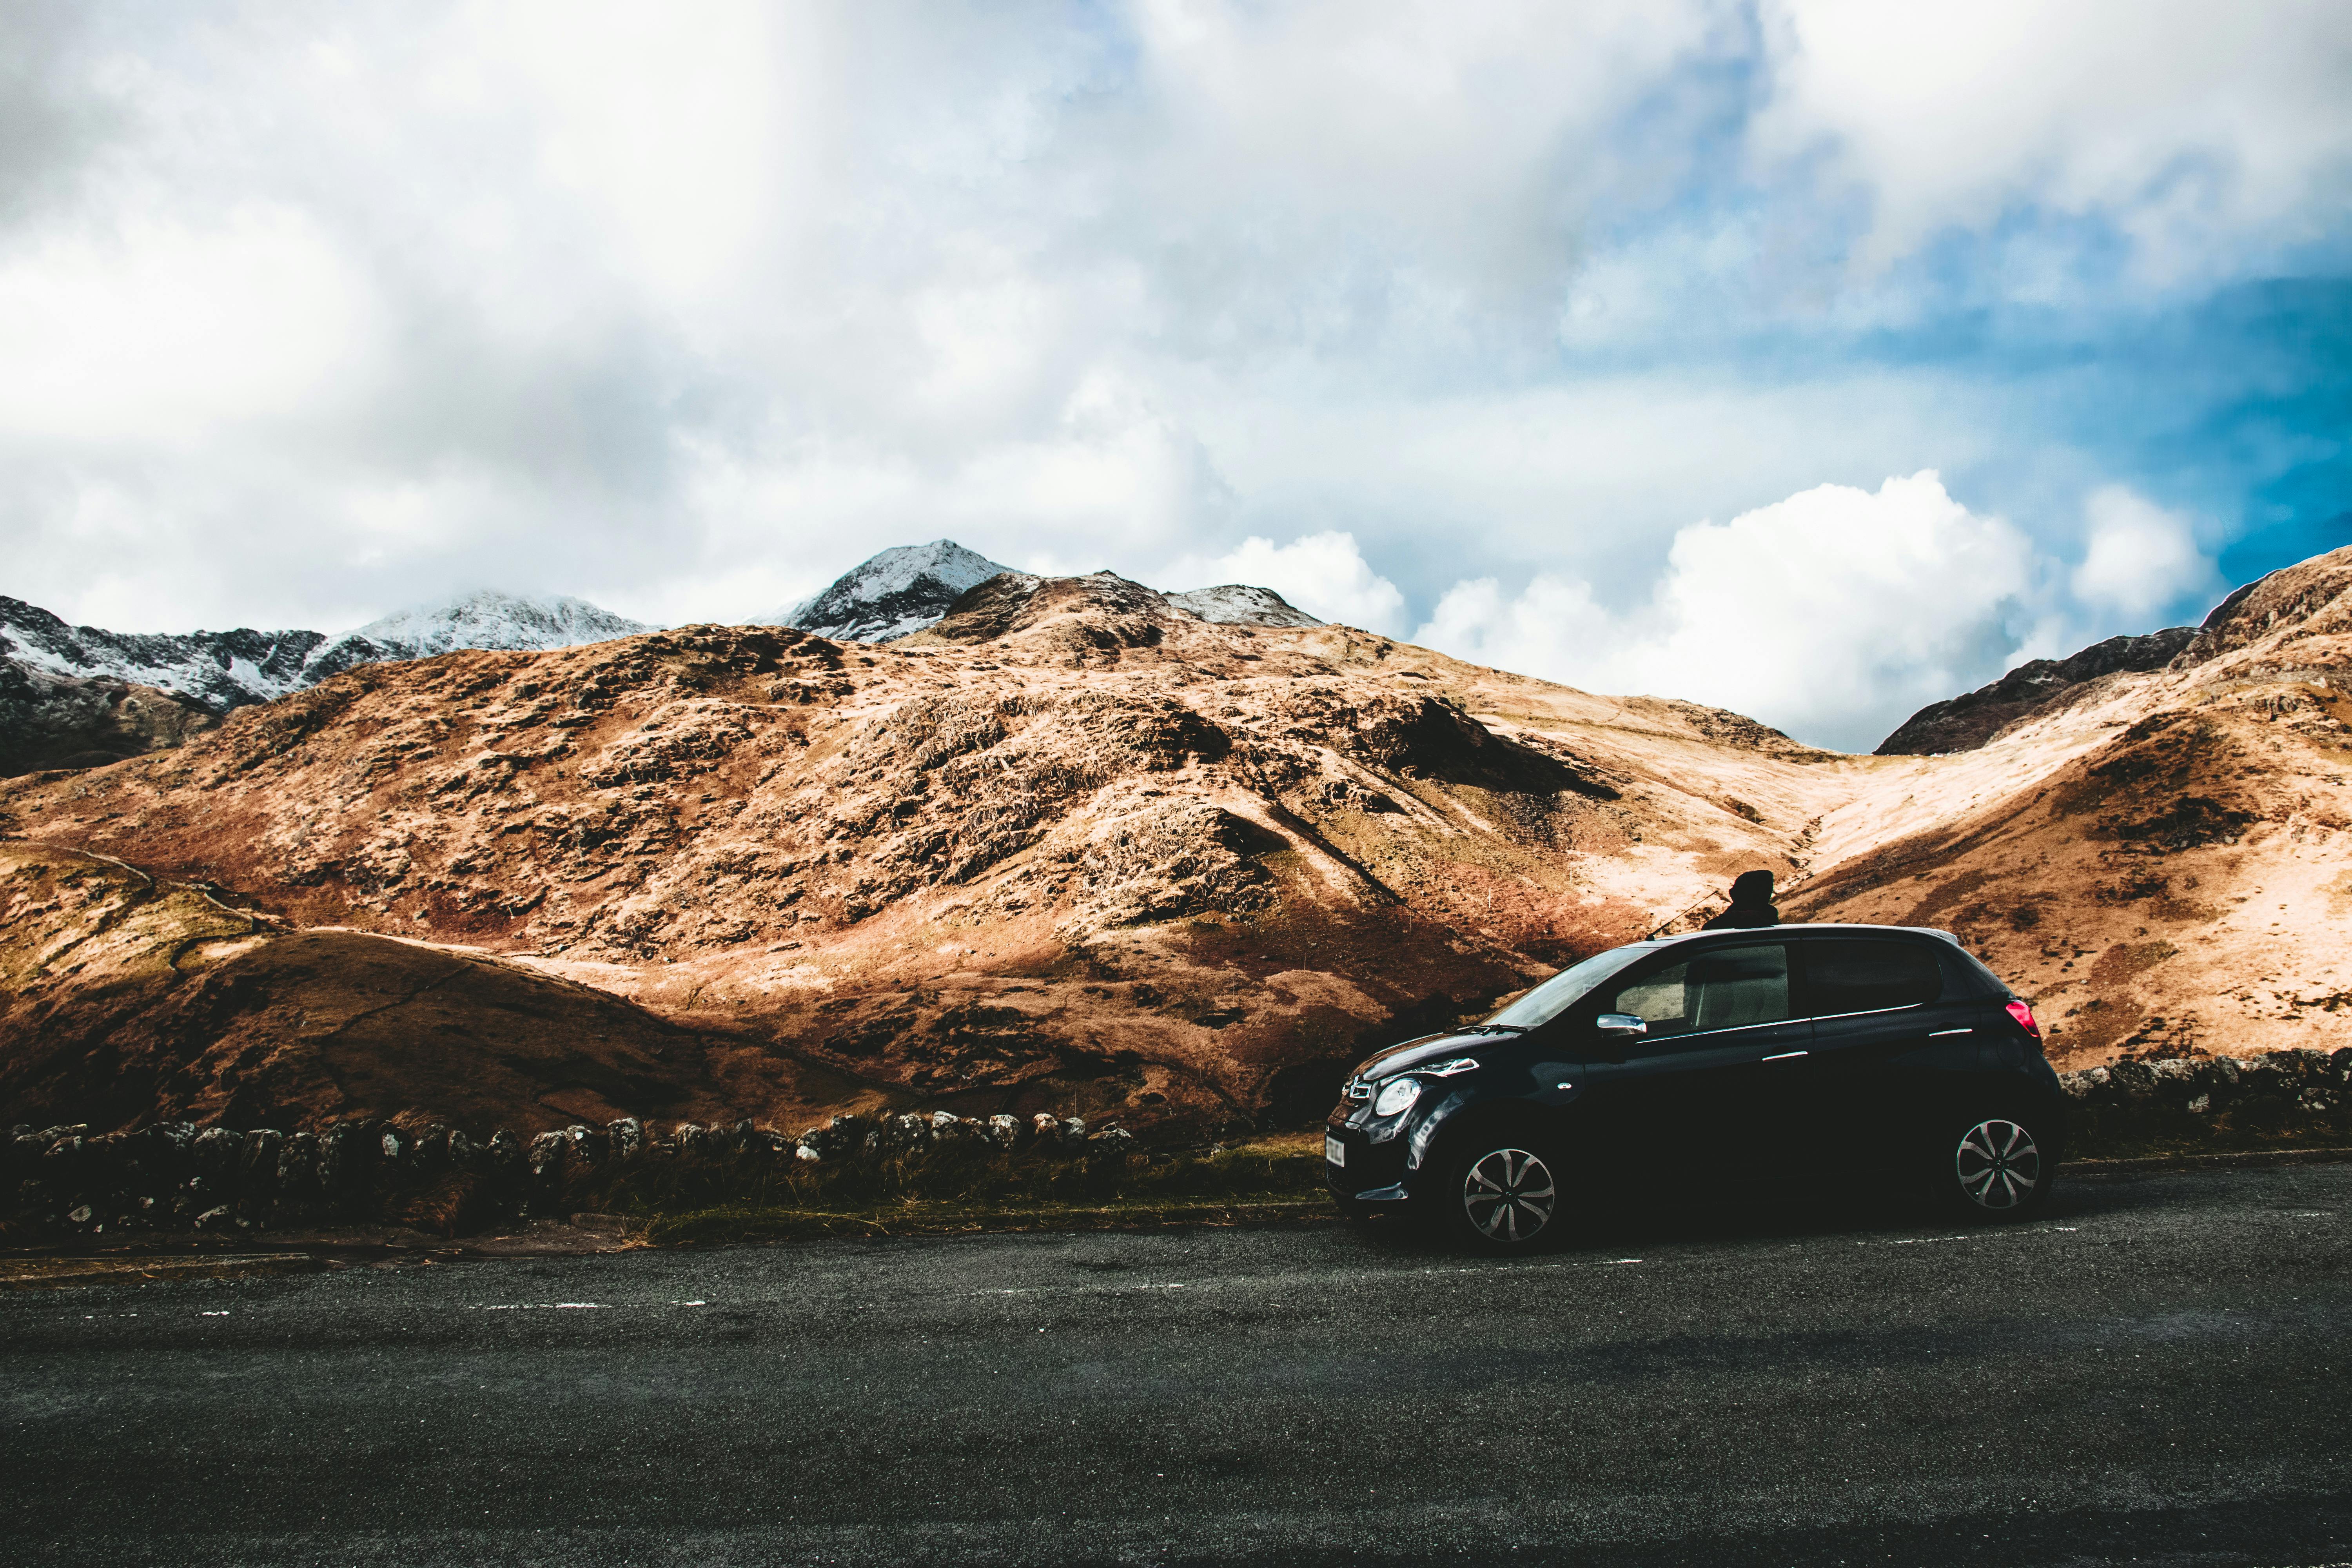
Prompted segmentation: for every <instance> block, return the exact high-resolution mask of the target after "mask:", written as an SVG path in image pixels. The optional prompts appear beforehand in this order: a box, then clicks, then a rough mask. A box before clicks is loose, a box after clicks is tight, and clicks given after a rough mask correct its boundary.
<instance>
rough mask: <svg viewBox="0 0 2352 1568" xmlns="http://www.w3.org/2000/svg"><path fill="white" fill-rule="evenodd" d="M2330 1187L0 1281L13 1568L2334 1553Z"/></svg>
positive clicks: (2162, 1178) (2267, 1175) (2342, 1478)
mask: <svg viewBox="0 0 2352 1568" xmlns="http://www.w3.org/2000/svg"><path fill="white" fill-rule="evenodd" d="M2347 1335H2352V1166H2347V1165H2307V1166H2294V1167H2281V1168H2273V1169H2267V1170H2254V1171H2235V1172H2208V1173H2187V1174H2164V1175H2156V1176H2146V1177H2137V1178H2131V1179H2109V1180H2102V1181H2078V1182H2074V1183H2069V1184H2064V1185H2063V1186H2062V1189H2061V1193H2060V1197H2059V1201H2057V1202H2056V1203H2054V1204H2053V1206H2052V1207H2051V1209H2050V1210H2049V1211H2048V1212H2047V1213H2046V1215H2043V1216H2042V1218H2041V1219H2039V1220H2038V1221H2036V1222H2035V1223H2032V1224H2030V1225H2026V1226H2020V1227H2015V1228H2008V1229H1990V1230H1977V1231H1956V1230H1952V1229H1949V1228H1943V1227H1938V1226H1934V1225H1932V1224H1924V1223H1921V1222H1920V1221H1919V1220H1918V1219H1917V1218H1916V1216H1908V1215H1903V1214H1901V1213H1900V1212H1895V1213H1887V1212H1878V1213H1854V1212H1843V1213H1841V1212H1835V1211H1832V1212H1815V1213H1811V1214H1800V1215H1793V1216H1791V1215H1773V1214H1763V1215H1747V1216H1745V1217H1742V1218H1738V1219H1736V1220H1733V1221H1729V1222H1726V1221H1722V1220H1716V1219H1708V1218H1706V1217H1705V1216H1698V1215H1692V1214H1689V1213H1687V1212H1684V1213H1672V1212H1670V1213H1666V1214H1663V1215H1648V1216H1643V1217H1641V1218H1638V1219H1635V1220H1633V1221H1629V1222H1627V1223H1626V1224H1624V1225H1622V1226H1620V1227H1619V1228H1618V1229H1617V1230H1616V1231H1615V1233H1614V1234H1612V1236H1610V1237H1608V1239H1607V1240H1606V1241H1605V1242H1604V1243H1603V1244H1601V1245H1600V1246H1598V1247H1589V1248H1586V1249H1581V1250H1578V1251H1573V1252H1569V1253H1564V1254H1560V1255H1557V1256H1553V1257H1549V1258H1537V1259H1530V1260H1523V1261H1516V1262H1489V1261H1484V1260H1477V1259H1465V1258H1457V1257H1453V1256H1449V1255H1446V1254H1444V1253H1441V1252H1434V1251H1430V1250H1427V1249H1424V1248H1423V1247H1419V1246H1417V1245H1415V1244H1413V1243H1412V1242H1410V1241H1409V1240H1405V1239H1402V1238H1384V1237H1381V1236H1380V1235H1378V1234H1366V1233H1362V1232H1358V1231H1351V1230H1348V1229H1343V1228H1339V1227H1333V1228H1329V1229H1318V1230H1305V1231H1298V1230H1292V1231H1279V1230H1260V1231H1199V1232H1192V1233H1185V1234H1162V1235H1094V1236H999V1237H974V1238H963V1239H951V1240H938V1239H933V1240H885V1241H859V1242H839V1243H825V1244H819V1245H814V1246H799V1247H784V1248H775V1249H765V1248H744V1249H734V1250H724V1251H711V1252H701V1253H679V1252H639V1253H632V1254H623V1255H618V1256H607V1257H590V1258H552V1259H530V1260H514V1261H492V1262H476V1263H467V1264H456V1265H438V1266H416V1265H413V1264H412V1265H407V1266H402V1267H384V1268H351V1269H346V1270H342V1271H339V1272H334V1273H329V1274H319V1275H308V1276H298V1277H275V1278H259V1279H228V1280H200V1281H186V1282H180V1283H171V1284H151V1285H147V1286H144V1287H138V1286H120V1285H108V1286H100V1287H82V1288H75V1289H58V1290H48V1291H26V1292H16V1293H13V1294H11V1295H9V1296H8V1297H6V1298H5V1299H0V1369H5V1409H0V1440H5V1456H0V1458H5V1463H0V1540H5V1541H6V1542H8V1554H9V1555H10V1556H11V1557H12V1558H13V1560H14V1561H16V1562H20V1563H49V1562H69V1563H99V1562H103V1563H174V1564H177V1563H274V1562H301V1563H387V1564H389V1563H400V1564H415V1563H444V1562H447V1563H564V1564H576V1565H580V1568H590V1565H593V1564H601V1563H659V1564H673V1563H675V1564H704V1563H907V1562H951V1561H952V1562H990V1563H1185V1562H1219V1563H1234V1562H1267V1563H1273V1562H1280V1563H1286V1564H1306V1563H1340V1562H1346V1563H1426V1562H1432V1561H1464V1562H1481V1563H1489V1562H1529V1563H1538V1562H1540V1563H1557V1562H1590V1563H1612V1564H1615V1563H1634V1564H1646V1563H1705V1564H1710V1565H1712V1564H1724V1563H1773V1564H1780V1563H1899V1564H1916V1563H1971V1564H1973V1563H1984V1564H2000V1565H2002V1568H2019V1565H2024V1564H2035V1563H2051V1564H2059V1563H2065V1564H2089V1563H2179V1564H2183V1565H2186V1564H2199V1565H2203V1564H2222V1563H2245V1564H2271V1565H2284V1564H2314V1563H2347V1562H2352V1338H2347Z"/></svg>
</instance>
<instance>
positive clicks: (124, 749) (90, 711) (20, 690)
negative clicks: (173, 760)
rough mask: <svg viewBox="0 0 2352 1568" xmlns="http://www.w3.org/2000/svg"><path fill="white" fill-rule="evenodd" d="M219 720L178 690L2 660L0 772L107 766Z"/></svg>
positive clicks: (178, 739) (180, 740)
mask: <svg viewBox="0 0 2352 1568" xmlns="http://www.w3.org/2000/svg"><path fill="white" fill-rule="evenodd" d="M218 722H219V721H218V720H217V719H215V717H214V716H213V715H212V713H211V712H210V711H209V710H206V709H205V708H204V707H202V706H200V705H199V704H197V703H196V702H194V701H192V700H189V699H188V698H185V697H183V696H181V695H180V694H179V693H178V692H176V691H165V690H163V689H160V688H158V687H153V686H139V685H134V684H133V683H131V682H130V681H126V680H112V679H104V678H96V679H79V678H78V677H75V676H70V675H53V674H51V673H49V672H48V671H47V670H45V669H36V668H33V667H31V666H30V665H26V664H24V663H21V662H20V661H18V660H16V659H13V658H0V777H8V776H13V775H16V774H18V773H35V772H37V771H39V770H41V769H45V768H91V767H100V766H103V765H104V764H106V763H111V762H116V761H119V760H120V759H121V758H123V757H135V756H138V755H140V754H141V753H142V752H153V751H160V750H163V749H164V748H166V747H171V746H177V745H180V744H182V743H183V742H185V741H186V740H187V739H188V738H189V737H190V736H192V735H196V734H201V733H203V732H204V731H206V730H209V729H212V728H213V727H214V726H215V724H217V723H218Z"/></svg>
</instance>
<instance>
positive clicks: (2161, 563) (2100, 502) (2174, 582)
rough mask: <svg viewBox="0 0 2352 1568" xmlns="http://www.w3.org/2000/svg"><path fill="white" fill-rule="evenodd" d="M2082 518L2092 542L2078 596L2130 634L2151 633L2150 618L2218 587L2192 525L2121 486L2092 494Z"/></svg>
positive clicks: (2076, 579)
mask: <svg viewBox="0 0 2352 1568" xmlns="http://www.w3.org/2000/svg"><path fill="white" fill-rule="evenodd" d="M2084 515H2085V517H2086V518H2087V520H2088V521H2089V523H2090V542H2089V546H2088V548H2087V549H2086V550H2085V551H2084V555H2083V563H2082V564H2081V565H2079V566H2077V567H2075V568H2074V576H2073V579H2072V586H2073V588H2074V596H2075V597H2076V598H2077V599H2080V600H2081V601H2083V602H2084V604H2085V605H2089V606H2090V607H2092V608H2093V609H2094V610H2095V611H2097V612H2103V613H2105V614H2106V615H2108V616H2114V617H2115V618H2116V620H2117V621H2118V622H2120V623H2121V624H2123V625H2124V626H2126V629H2129V630H2133V631H2141V630H2147V629H2151V628H2150V627H2148V626H2147V624H2146V623H2147V617H2148V616H2153V615H2154V614H2156V613H2157V612H2158V610H2161V609H2163V608H2165V607H2166V606H2167V605H2171V604H2174V603H2176V602H2177V601H2179V599H2181V598H2183V597H2184V596H2186V595H2189V594H2191V593H2195V592H2199V591H2210V590H2212V589H2215V588H2217V587H2219V585H2220V581H2221V577H2220V574H2219V573H2217V572H2216V571H2215V570H2214V569H2213V563H2212V562H2211V561H2210V560H2208V559H2207V558H2206V557H2205V555H2204V554H2203V552H2200V550H2199V549H2198V548H2197V539H2196V531H2195V529H2194V527H2193V526H2192V524H2191V523H2190V521H2189V519H2188V518H2187V517H2185V516H2183V515H2181V514H2180V513H2179V512H2174V511H2167V510H2164V509H2163V508H2161V507H2158V506H2157V505H2156V504H2155V503H2154V502H2152V501H2149V500H2147V499H2146V498H2145V497H2142V496H2140V495H2137V494H2135V493H2134V492H2133V491H2132V490H2130V489H2127V488H2126V487H2125V486H2123V485H2105V486H2102V487H2101V488H2100V489H2096V490H2095V491H2093V492H2092V493H2091V496H2090V499H2089V500H2088V501H2086V502H2085V503H2084Z"/></svg>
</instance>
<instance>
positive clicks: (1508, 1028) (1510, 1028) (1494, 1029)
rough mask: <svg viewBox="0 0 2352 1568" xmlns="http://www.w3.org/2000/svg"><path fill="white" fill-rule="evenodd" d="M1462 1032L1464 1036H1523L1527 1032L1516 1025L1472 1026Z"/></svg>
mask: <svg viewBox="0 0 2352 1568" xmlns="http://www.w3.org/2000/svg"><path fill="white" fill-rule="evenodd" d="M1462 1032H1463V1033H1464V1034H1465V1035H1524V1034H1526V1033H1527V1030H1525V1029H1523V1028H1521V1027H1520V1026H1518V1025H1517V1024H1473V1025H1471V1026H1469V1027H1468V1028H1466V1029H1465V1030H1463V1031H1462Z"/></svg>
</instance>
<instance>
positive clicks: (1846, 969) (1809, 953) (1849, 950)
mask: <svg viewBox="0 0 2352 1568" xmlns="http://www.w3.org/2000/svg"><path fill="white" fill-rule="evenodd" d="M1805 988H1806V991H1807V993H1808V994H1809V997H1810V1002H1811V1007H1812V1011H1813V1016H1816V1017H1834V1016H1837V1015H1838V1014H1840V1013H1875V1012H1880V1011H1883V1010H1884V1009H1886V1008H1889V1007H1916V1006H1918V1005H1920V1004H1922V1003H1927V1002H1933V1001H1935V1000H1936V999H1937V997H1938V996H1941V995H1942V994H1944V971H1943V968H1942V966H1941V965H1939V964H1938V963H1937V962H1936V955H1935V954H1934V953H1933V952H1930V951H1928V949H1927V946H1926V945H1925V944H1924V943H1920V942H1891V941H1887V940H1885V939H1884V938H1876V939H1874V938H1869V937H1843V936H1840V937H1823V938H1820V939H1818V940H1815V941H1811V942H1806V943H1805Z"/></svg>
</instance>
